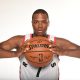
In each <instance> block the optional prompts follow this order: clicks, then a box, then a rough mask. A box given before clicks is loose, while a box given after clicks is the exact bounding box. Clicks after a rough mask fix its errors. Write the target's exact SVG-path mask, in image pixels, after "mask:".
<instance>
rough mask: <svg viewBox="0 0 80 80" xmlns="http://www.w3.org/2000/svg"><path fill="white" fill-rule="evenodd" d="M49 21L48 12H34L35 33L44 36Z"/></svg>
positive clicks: (33, 24)
mask: <svg viewBox="0 0 80 80" xmlns="http://www.w3.org/2000/svg"><path fill="white" fill-rule="evenodd" d="M48 24H49V21H48V17H47V15H46V14H42V13H38V14H34V16H33V19H32V26H33V30H34V34H35V35H38V36H43V35H45V34H46V31H47V27H48Z"/></svg>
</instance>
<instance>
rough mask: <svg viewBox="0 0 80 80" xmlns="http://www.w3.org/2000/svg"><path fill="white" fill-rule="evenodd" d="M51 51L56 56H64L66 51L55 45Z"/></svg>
mask: <svg viewBox="0 0 80 80" xmlns="http://www.w3.org/2000/svg"><path fill="white" fill-rule="evenodd" d="M50 51H52V52H53V53H54V54H57V55H63V54H64V51H65V50H64V49H63V48H61V47H59V46H56V45H54V44H53V45H51V48H50Z"/></svg>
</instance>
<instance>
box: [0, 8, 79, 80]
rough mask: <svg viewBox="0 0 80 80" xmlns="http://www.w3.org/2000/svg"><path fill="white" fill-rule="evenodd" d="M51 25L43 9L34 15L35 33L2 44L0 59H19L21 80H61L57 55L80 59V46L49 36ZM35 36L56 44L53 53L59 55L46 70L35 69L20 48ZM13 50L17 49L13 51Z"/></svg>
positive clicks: (0, 46)
mask: <svg viewBox="0 0 80 80" xmlns="http://www.w3.org/2000/svg"><path fill="white" fill-rule="evenodd" d="M48 25H49V16H48V13H47V12H46V11H45V10H43V9H38V10H36V11H35V12H34V13H33V15H32V26H33V33H32V34H28V35H23V36H22V35H18V36H14V37H11V38H10V39H8V40H6V41H4V42H2V43H0V58H11V57H19V59H20V64H21V66H20V80H59V70H58V62H59V58H58V56H57V55H62V56H64V55H66V56H72V57H78V58H80V46H78V45H76V44H74V43H72V42H70V41H68V40H66V39H63V38H58V37H54V36H52V35H49V34H47V28H48ZM35 36H44V37H46V38H49V39H50V40H52V41H53V43H55V44H56V46H57V47H56V48H55V50H53V49H52V51H53V53H57V54H56V55H55V56H54V58H53V61H52V62H51V63H50V64H49V65H48V66H47V67H44V68H39V69H38V68H34V67H33V66H31V65H30V64H29V63H28V62H27V60H26V59H25V56H24V54H22V53H23V52H24V50H20V47H21V45H22V44H24V42H25V41H26V40H27V39H30V38H31V37H35ZM12 49H16V51H13V50H12Z"/></svg>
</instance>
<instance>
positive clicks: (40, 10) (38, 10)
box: [32, 9, 49, 19]
mask: <svg viewBox="0 0 80 80" xmlns="http://www.w3.org/2000/svg"><path fill="white" fill-rule="evenodd" d="M38 13H42V14H46V15H47V18H48V19H49V16H48V13H47V12H46V11H45V10H44V9H37V10H36V11H34V13H33V14H32V19H33V17H34V14H38Z"/></svg>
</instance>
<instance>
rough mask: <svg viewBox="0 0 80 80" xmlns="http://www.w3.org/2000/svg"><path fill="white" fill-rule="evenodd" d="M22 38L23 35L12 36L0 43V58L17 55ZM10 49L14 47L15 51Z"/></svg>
mask: <svg viewBox="0 0 80 80" xmlns="http://www.w3.org/2000/svg"><path fill="white" fill-rule="evenodd" d="M22 40H23V36H14V37H12V38H10V39H8V40H6V41H4V42H2V43H0V58H10V57H17V54H19V53H20V50H19V49H20V45H21V43H22ZM12 49H16V51H12Z"/></svg>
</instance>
